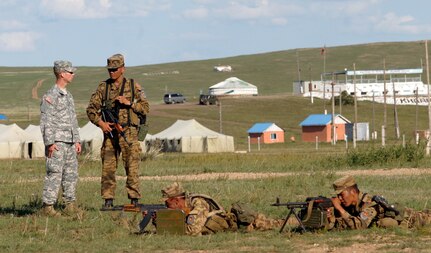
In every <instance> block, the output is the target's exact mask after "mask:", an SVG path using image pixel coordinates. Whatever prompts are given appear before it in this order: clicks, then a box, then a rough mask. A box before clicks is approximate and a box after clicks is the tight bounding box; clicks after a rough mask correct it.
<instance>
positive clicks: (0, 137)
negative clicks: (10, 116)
mask: <svg viewBox="0 0 431 253" xmlns="http://www.w3.org/2000/svg"><path fill="white" fill-rule="evenodd" d="M0 132H1V133H0V159H9V158H22V157H23V154H24V150H25V149H24V146H25V145H24V143H25V141H26V140H30V139H31V136H30V135H29V134H27V133H26V132H25V131H24V130H23V129H21V128H20V127H19V126H18V125H17V124H12V125H2V126H1V127H0Z"/></svg>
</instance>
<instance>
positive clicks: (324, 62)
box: [321, 45, 326, 112]
mask: <svg viewBox="0 0 431 253" xmlns="http://www.w3.org/2000/svg"><path fill="white" fill-rule="evenodd" d="M321 54H323V111H324V112H325V111H326V101H325V100H326V75H325V73H326V45H324V46H323V48H322V50H321Z"/></svg>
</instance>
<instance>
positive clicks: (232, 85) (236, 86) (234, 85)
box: [208, 77, 258, 96]
mask: <svg viewBox="0 0 431 253" xmlns="http://www.w3.org/2000/svg"><path fill="white" fill-rule="evenodd" d="M208 92H209V94H210V95H215V96H244V95H248V96H257V94H258V93H257V87H256V86H255V85H253V84H251V83H247V82H246V81H243V80H241V79H239V78H236V77H230V78H228V79H226V80H224V81H223V82H220V83H217V84H215V85H213V86H211V87H209V89H208Z"/></svg>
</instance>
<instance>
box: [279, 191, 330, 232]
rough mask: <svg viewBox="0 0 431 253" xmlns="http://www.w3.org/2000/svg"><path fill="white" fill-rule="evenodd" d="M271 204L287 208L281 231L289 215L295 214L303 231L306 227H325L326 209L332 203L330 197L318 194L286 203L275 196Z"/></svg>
mask: <svg viewBox="0 0 431 253" xmlns="http://www.w3.org/2000/svg"><path fill="white" fill-rule="evenodd" d="M271 206H285V207H287V209H289V213H288V214H287V216H286V219H285V220H284V222H283V225H282V227H281V229H280V233H281V232H283V230H284V227H285V226H286V224H287V221H288V220H289V217H290V216H291V215H294V216H295V218H296V220H297V221H298V222H299V226H300V227H301V229H302V231H303V232H305V231H306V228H309V229H319V228H323V227H325V225H326V223H327V210H328V208H330V207H332V206H333V205H332V201H331V199H330V198H326V197H322V196H318V197H308V198H306V200H305V201H304V202H287V203H280V198H277V199H276V201H275V203H274V204H271ZM297 209H299V211H297Z"/></svg>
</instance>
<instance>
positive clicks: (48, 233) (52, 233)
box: [0, 153, 431, 252]
mask: <svg viewBox="0 0 431 253" xmlns="http://www.w3.org/2000/svg"><path fill="white" fill-rule="evenodd" d="M342 157H343V156H342V155H341V156H340V155H334V154H332V155H330V154H329V155H327V156H325V157H319V156H314V155H312V154H296V155H295V154H293V155H292V154H290V155H289V154H280V153H267V154H265V155H263V154H254V155H253V154H226V155H221V154H207V155H179V154H165V155H162V156H159V157H157V158H156V159H155V160H149V161H146V162H144V163H142V164H141V175H142V176H144V177H143V180H142V181H141V189H142V194H143V200H142V202H144V203H147V204H149V203H153V204H154V203H161V194H160V189H162V188H163V187H164V186H166V185H168V184H170V183H172V182H173V181H172V180H167V179H165V178H163V177H161V178H159V179H155V178H147V177H149V176H166V175H186V177H183V178H182V179H180V182H181V183H182V184H183V185H184V187H185V188H186V189H188V190H189V191H191V192H199V193H205V194H209V195H211V196H213V197H214V198H215V199H217V200H219V201H220V203H221V204H222V205H223V206H225V207H226V208H229V206H230V204H231V203H233V202H235V201H244V202H247V203H249V204H250V205H251V206H252V207H253V208H255V209H256V210H259V211H260V212H263V213H265V214H266V215H268V216H270V217H274V218H283V217H285V216H286V215H287V209H285V208H281V207H280V208H277V207H272V206H270V204H271V203H273V202H274V201H275V198H276V197H280V198H281V200H282V201H304V200H305V198H306V197H307V196H318V195H324V196H332V190H331V183H332V182H333V181H334V180H335V179H336V178H338V177H339V176H340V175H341V174H339V173H348V171H358V170H359V171H361V172H362V174H361V175H358V176H356V177H355V178H356V180H357V182H358V184H359V186H360V188H361V189H362V190H364V191H365V192H368V193H370V194H374V193H378V194H382V195H384V196H385V197H386V198H387V199H389V200H390V201H393V202H394V201H397V202H399V203H401V204H403V205H405V206H409V207H412V208H415V209H417V210H420V209H424V208H429V206H430V204H429V201H430V196H431V187H430V180H431V175H430V174H429V173H425V174H424V173H421V174H413V173H409V170H406V172H405V173H403V174H394V175H391V170H388V173H387V174H384V175H382V174H380V175H373V171H374V170H373V169H368V168H364V167H358V168H355V167H349V166H347V165H345V164H340V163H339V162H336V161H337V160H340V159H342ZM325 161H326V162H325ZM424 163H429V159H425V161H424ZM202 164H205V165H203V166H202ZM404 165H405V166H409V164H408V163H406V164H404ZM0 166H1V167H0V179H1V182H0V192H1V195H0V251H1V252H58V251H62V252H102V251H103V252H148V251H155V252H214V251H217V252H232V249H233V248H234V249H235V251H238V252H250V251H258V252H286V251H291V250H292V251H298V252H347V251H348V250H353V251H355V252H372V251H379V252H427V251H428V249H429V247H430V246H431V243H430V242H431V240H430V239H431V237H430V235H431V229H430V228H429V227H424V228H422V229H420V230H411V231H407V230H402V229H393V230H384V229H376V228H373V229H369V230H365V231H345V232H324V231H321V232H315V233H311V232H307V233H305V234H299V233H290V232H289V231H288V230H286V231H285V233H282V234H279V233H278V231H266V232H253V233H244V232H237V233H219V234H215V235H210V236H202V237H193V238H192V237H187V236H168V235H154V234H150V235H137V234H135V232H137V227H136V223H137V221H139V216H138V217H136V216H134V215H133V214H127V215H126V219H124V217H120V215H119V213H115V212H114V213H106V212H100V211H99V208H100V206H101V204H102V200H101V199H100V196H99V191H100V183H99V182H100V181H99V180H100V179H99V177H98V176H99V175H100V163H98V162H94V161H85V160H81V161H80V182H79V183H78V190H77V194H78V199H79V204H80V206H81V207H82V208H83V209H85V216H84V217H83V218H76V217H60V218H45V217H41V216H39V215H38V214H37V211H38V210H39V208H40V207H41V203H40V194H41V191H42V185H43V174H44V161H43V160H36V161H28V160H14V161H7V162H6V161H3V162H2V163H1V165H0ZM381 167H383V168H386V167H387V164H385V165H383V166H381ZM392 167H396V166H394V165H392ZM219 172H244V173H269V172H292V173H294V174H293V175H286V176H280V177H272V178H256V179H235V180H230V179H227V178H226V177H220V178H217V179H211V180H210V179H201V180H192V178H193V176H194V175H199V174H204V173H219ZM118 175H119V176H122V175H124V172H123V170H122V168H121V166H120V169H119V171H118ZM187 175H188V176H189V177H190V178H188V177H187ZM124 184H125V181H124V180H119V185H118V188H117V198H116V203H117V204H120V203H127V199H126V193H125V189H124ZM58 207H61V203H60V204H59V206H58Z"/></svg>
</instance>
